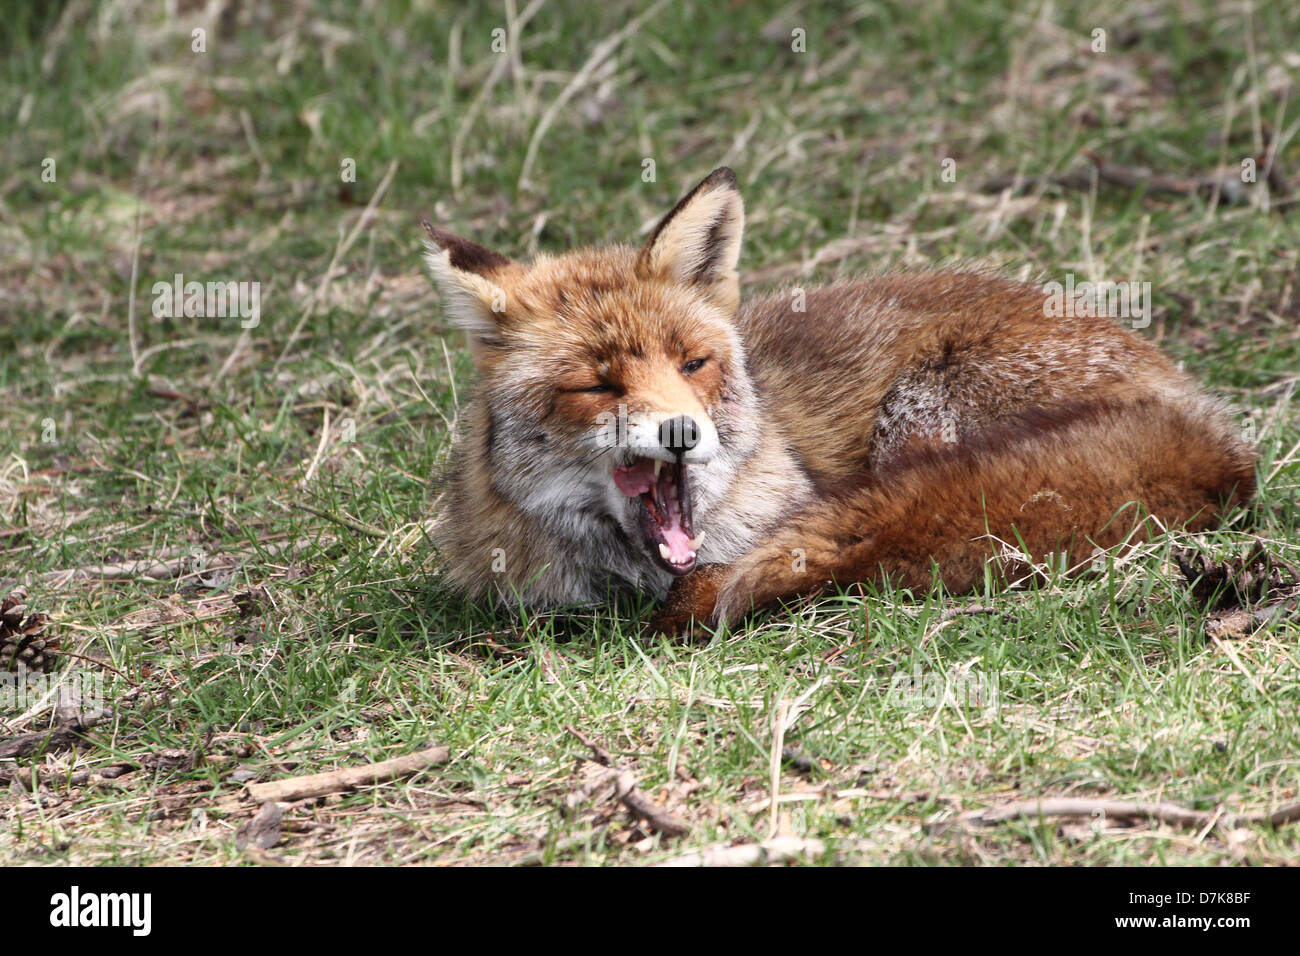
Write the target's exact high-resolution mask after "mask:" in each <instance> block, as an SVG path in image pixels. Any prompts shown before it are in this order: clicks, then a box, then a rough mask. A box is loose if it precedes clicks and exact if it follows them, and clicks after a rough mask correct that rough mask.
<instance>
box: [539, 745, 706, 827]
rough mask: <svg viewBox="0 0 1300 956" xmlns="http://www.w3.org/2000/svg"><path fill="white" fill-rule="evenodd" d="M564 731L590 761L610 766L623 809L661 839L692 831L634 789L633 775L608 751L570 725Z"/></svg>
mask: <svg viewBox="0 0 1300 956" xmlns="http://www.w3.org/2000/svg"><path fill="white" fill-rule="evenodd" d="M564 729H565V730H567V731H568V732H569V733H571V734H573V736H575V737H577V738H578V740H580V741H581V742H582V744H583V746H585V747H587V748H589V749H590V750H591V753H592V758H593V759H594V761H595V762H596V763H598V764H600V765H601V766H602V767H609V768H610V769H611V770H613V771H614V772H615V773H616V774H617V777H616V779H615V781H614V795H615V796H616V797H618V799H619V802H620V803H622V804H623V806H625V807H627V808H628V809H629V810H631V811H632V812H633V813H635V814H636V815H637V816H638V817H640V818H641V819H643V820H645V822H646V823H648V824H650V826H651V827H653V828H654V829H655V830H657V831H658V832H660V833H662V834H663V835H664V836H685V835H686V834H688V833H690V832H691V825H690V824H689V823H687V822H686V821H685V820H683V819H682V818H681V817H679V816H678V815H677V814H675V813H673V812H672V811H671V810H667V809H665V808H664V807H661V806H659V804H657V803H655V802H654V801H653V800H650V799H649V798H647V797H646V796H644V795H643V794H642V793H641V792H640V791H639V790H637V788H636V775H635V774H633V773H632V771H631V770H628V769H627V768H626V767H621V766H619V764H618V763H617V762H616V761H615V760H614V758H613V756H612V755H611V754H610V752H609V751H608V750H606V749H605V748H604V747H601V746H600V745H599V744H597V743H596V742H595V741H593V740H591V739H589V738H588V737H587V736H586V735H585V734H583V733H582V732H581V731H579V730H578V729H577V728H576V727H574V726H573V725H572V724H566V725H565V727H564Z"/></svg>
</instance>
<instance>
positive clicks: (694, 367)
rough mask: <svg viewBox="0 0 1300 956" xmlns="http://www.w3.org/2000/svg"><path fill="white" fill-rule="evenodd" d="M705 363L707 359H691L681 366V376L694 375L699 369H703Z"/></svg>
mask: <svg viewBox="0 0 1300 956" xmlns="http://www.w3.org/2000/svg"><path fill="white" fill-rule="evenodd" d="M706 362H708V358H697V359H691V360H690V361H689V362H687V363H686V364H685V365H683V366H682V374H683V375H694V374H695V373H696V372H698V371H699V370H700V369H702V368H704V365H705V363H706Z"/></svg>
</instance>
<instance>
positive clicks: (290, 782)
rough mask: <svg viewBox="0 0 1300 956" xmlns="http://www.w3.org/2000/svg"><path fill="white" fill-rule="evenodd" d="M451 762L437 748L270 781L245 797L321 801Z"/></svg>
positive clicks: (445, 751) (255, 786) (444, 751)
mask: <svg viewBox="0 0 1300 956" xmlns="http://www.w3.org/2000/svg"><path fill="white" fill-rule="evenodd" d="M450 759H451V750H450V749H449V748H447V747H444V746H441V745H440V746H436V747H429V748H427V749H425V750H417V751H416V752H415V753H410V754H405V755H404V756H401V757H394V758H393V759H392V760H381V761H380V762H379V763H371V764H366V765H364V766H361V767H342V768H340V769H338V770H328V771H326V772H325V773H313V774H309V775H308V776H305V777H289V778H288V779H286V780H272V781H270V782H269V783H250V784H247V785H246V786H245V788H244V789H245V791H246V792H247V794H248V796H249V797H250V798H251V799H252V800H254V801H255V802H257V803H259V804H261V803H266V802H267V801H268V800H275V801H279V802H281V803H289V802H292V801H294V800H306V799H308V798H310V797H323V796H325V795H326V794H327V793H338V792H340V791H343V790H353V789H355V788H357V787H366V786H371V785H373V784H376V783H385V782H387V781H389V780H396V779H398V778H400V777H409V776H411V775H412V774H415V773H419V772H420V771H421V770H425V769H427V768H429V767H436V766H440V765H441V764H444V763H446V762H447V761H448V760H450Z"/></svg>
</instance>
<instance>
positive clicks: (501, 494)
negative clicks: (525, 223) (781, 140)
mask: <svg viewBox="0 0 1300 956" xmlns="http://www.w3.org/2000/svg"><path fill="white" fill-rule="evenodd" d="M743 222H744V213H743V207H742V205H741V203H740V198H739V193H738V191H737V190H736V186H735V178H734V176H733V175H732V174H731V173H730V171H729V170H719V171H717V172H715V173H714V174H713V175H711V176H710V177H709V178H708V179H706V180H705V181H704V182H703V183H701V184H700V185H699V186H698V187H697V188H696V189H695V190H694V191H692V192H691V193H690V194H689V195H688V196H686V197H685V198H684V199H683V200H682V201H681V202H680V203H679V204H678V205H677V207H676V208H675V209H674V210H673V211H672V212H670V213H669V214H668V215H667V216H666V217H665V218H664V220H663V221H662V222H661V223H660V224H659V226H658V227H657V228H656V229H655V230H654V232H653V233H652V235H651V237H650V238H649V240H648V241H647V243H646V244H645V245H644V246H643V247H642V248H641V249H633V248H630V247H624V246H614V247H608V248H602V249H595V250H578V251H575V252H572V253H568V254H565V255H563V256H554V257H553V256H542V257H539V258H538V259H537V260H536V261H534V262H533V263H531V264H528V265H522V264H519V263H515V262H512V261H510V260H508V259H506V258H505V257H503V256H500V255H498V254H496V253H492V252H489V251H488V250H486V249H483V248H482V247H479V246H476V245H474V244H473V243H469V242H467V241H466V240H462V239H459V238H458V237H456V236H454V235H452V234H450V233H446V232H442V231H441V230H434V229H432V228H431V229H430V235H431V237H432V244H431V248H430V255H429V262H430V267H431V270H432V271H433V273H434V276H435V279H436V280H437V282H438V284H439V287H440V288H441V289H442V290H443V292H444V295H445V296H446V299H447V306H448V309H449V311H450V313H451V314H452V316H453V317H454V318H455V319H456V320H457V321H458V322H459V323H460V324H462V325H463V326H464V327H465V328H466V329H467V330H468V331H469V332H470V335H471V341H472V344H473V349H474V355H475V360H476V364H477V366H478V370H479V375H480V382H479V387H478V391H477V394H476V396H475V398H474V400H473V401H472V402H471V404H470V406H469V407H468V408H467V409H466V410H465V412H464V414H463V415H462V419H463V421H464V422H465V427H464V429H463V431H462V433H461V435H460V436H459V439H458V441H457V443H456V446H455V449H454V451H453V457H452V461H451V463H450V467H449V478H450V481H449V486H448V493H447V495H446V498H445V500H444V502H443V506H442V509H441V513H440V516H439V521H438V526H437V529H436V532H435V533H436V536H437V539H438V541H439V544H440V547H441V548H442V551H443V554H444V558H445V562H444V568H445V571H446V573H447V575H448V576H449V578H450V579H451V580H452V581H453V582H455V583H456V584H458V585H459V586H460V587H462V588H464V589H465V590H467V591H468V592H470V593H471V594H475V595H485V594H488V593H497V594H499V595H501V596H503V597H506V598H507V599H510V600H512V601H518V602H521V603H525V604H533V605H560V604H567V603H574V602H582V601H592V600H599V599H601V598H603V597H604V596H605V594H606V593H607V592H608V591H609V590H610V589H611V588H620V587H631V588H635V589H640V590H645V591H650V592H653V593H656V594H664V593H667V594H668V601H667V604H666V605H665V607H664V609H663V610H662V612H661V613H660V615H659V616H658V618H657V619H656V620H657V625H658V626H659V627H661V628H662V629H666V630H680V629H683V628H685V627H688V626H689V625H690V622H691V621H692V620H694V621H699V622H708V623H717V622H720V621H730V620H735V619H736V618H738V617H739V616H741V615H743V614H744V613H746V612H747V611H749V610H750V609H751V608H754V607H761V606H764V605H767V604H770V603H773V602H775V601H778V600H781V599H783V598H788V597H792V596H795V595H801V594H807V593H815V592H817V591H819V590H820V589H822V588H824V587H825V586H826V585H827V584H828V583H832V582H834V583H836V584H839V585H845V584H849V583H853V582H859V581H866V580H875V579H881V578H889V579H891V580H894V581H896V582H897V583H900V584H902V585H905V586H907V587H911V588H925V587H928V586H929V585H930V584H931V582H932V581H933V579H934V576H935V575H936V574H937V576H938V578H939V579H940V580H941V581H942V582H943V583H944V585H945V586H947V587H949V588H951V589H953V590H966V589H969V588H971V587H973V586H976V585H978V584H979V583H980V582H982V581H983V580H984V578H985V575H986V574H991V575H992V576H993V577H994V578H996V579H998V580H1004V579H1008V578H1013V577H1015V576H1017V575H1019V574H1022V573H1023V572H1024V571H1025V570H1026V567H1025V565H1024V559H1023V558H1016V557H1015V552H1017V551H1019V549H1021V548H1023V550H1024V551H1025V552H1027V558H1028V560H1029V562H1031V563H1033V562H1037V561H1039V560H1041V559H1042V558H1044V557H1045V556H1048V555H1057V556H1063V555H1068V556H1069V557H1068V560H1070V561H1075V562H1077V561H1078V560H1079V556H1080V554H1081V553H1082V555H1083V557H1085V558H1086V556H1087V554H1088V553H1089V552H1090V551H1091V550H1092V549H1093V548H1094V547H1103V548H1104V547H1109V546H1111V545H1114V544H1116V543H1118V542H1120V541H1122V540H1125V539H1126V538H1127V537H1128V536H1130V535H1145V534H1149V533H1150V532H1151V531H1152V530H1153V528H1157V527H1167V526H1174V525H1181V526H1187V527H1191V528H1204V527H1209V526H1211V525H1212V524H1213V523H1215V522H1217V521H1219V520H1221V518H1222V516H1223V514H1224V512H1225V510H1226V509H1227V508H1229V507H1232V506H1233V505H1235V504H1239V503H1241V502H1243V501H1247V500H1249V498H1250V497H1251V496H1252V495H1253V494H1254V490H1255V484H1254V481H1255V479H1254V460H1255V456H1254V452H1253V450H1252V449H1251V447H1250V446H1249V445H1247V444H1246V443H1245V442H1244V441H1242V440H1241V439H1240V438H1239V437H1238V435H1237V433H1236V429H1235V427H1234V426H1233V424H1232V421H1231V418H1230V416H1229V415H1228V414H1227V412H1226V410H1225V409H1224V408H1223V407H1222V406H1221V405H1220V404H1219V403H1218V402H1216V401H1215V400H1214V399H1212V398H1209V397H1208V396H1207V395H1205V394H1204V393H1203V392H1202V391H1201V390H1200V388H1199V387H1198V386H1197V385H1196V383H1195V382H1194V381H1193V380H1192V379H1191V378H1190V377H1189V376H1187V375H1185V374H1184V373H1183V372H1181V371H1180V370H1178V369H1177V368H1175V367H1174V366H1173V365H1172V363H1170V362H1169V360H1168V359H1167V358H1166V357H1165V356H1164V355H1163V354H1162V353H1161V352H1160V351H1159V350H1158V349H1156V348H1155V347H1154V346H1152V345H1151V344H1150V343H1148V342H1146V341H1144V340H1143V339H1141V338H1140V337H1138V336H1136V335H1134V334H1133V333H1131V332H1129V331H1127V330H1125V329H1122V328H1120V327H1119V326H1118V325H1117V324H1116V323H1114V322H1113V321H1111V320H1109V319H1104V318H1088V317H1048V316H1046V315H1045V310H1044V308H1043V303H1044V292H1043V290H1042V289H1041V288H1038V287H1035V286H1031V285H1027V284H1024V283H1018V282H1012V281H1009V280H1006V279H1002V278H998V277H994V276H988V275H981V274H975V273H932V274H919V275H896V276H889V277H885V278H879V279H873V280H866V281H861V282H851V283H845V284H840V285H835V286H830V287H825V288H819V289H807V290H798V289H792V290H787V291H785V292H778V293H775V294H773V295H769V296H767V297H764V298H762V299H759V300H756V301H753V302H750V303H747V304H745V305H739V304H738V303H739V283H738V279H737V274H736V261H737V258H738V256H739V248H740V237H741V231H742V228H743ZM619 415H624V416H631V417H632V418H633V419H635V420H636V423H635V424H634V425H632V426H631V427H630V428H629V429H628V435H627V442H626V443H625V444H623V445H620V446H618V447H612V448H610V447H604V446H602V445H601V443H600V440H599V429H597V427H596V424H597V422H599V421H602V420H608V419H610V418H614V417H617V416H619ZM638 416H639V417H638ZM682 416H684V417H685V418H687V419H689V420H690V421H691V422H692V423H694V424H695V425H697V426H698V429H697V431H698V433H699V435H700V436H701V437H700V439H699V440H700V444H699V446H698V447H696V448H693V449H692V450H691V451H690V452H687V453H685V454H686V457H678V458H674V457H673V456H674V455H679V456H680V455H681V454H683V453H682V452H681V450H680V449H678V450H677V451H675V452H674V451H672V450H670V449H668V448H666V446H665V445H664V444H663V439H662V436H660V435H659V433H658V432H657V431H656V429H657V428H659V427H660V426H661V424H662V423H663V422H667V421H670V420H677V419H678V417H682ZM692 455H695V456H696V457H694V458H692V457H691V456H692ZM652 460H658V461H660V462H663V461H667V462H669V463H670V464H671V463H673V462H676V463H677V464H679V465H680V466H681V468H682V475H683V476H684V478H683V481H685V479H686V478H689V484H690V486H691V490H690V491H689V493H688V492H686V491H682V492H681V494H682V495H683V496H684V497H683V499H682V500H683V501H686V500H687V499H689V500H690V501H691V502H693V503H694V527H693V528H690V529H689V530H691V531H692V532H695V531H699V532H703V538H701V539H696V540H693V541H691V543H690V547H691V548H692V549H695V552H694V558H698V566H697V570H694V571H692V572H691V573H688V574H685V576H681V577H674V576H673V575H674V574H680V573H681V572H682V570H683V569H682V568H679V569H677V571H672V569H671V568H669V569H668V570H665V567H666V565H664V564H663V563H662V562H657V559H656V555H655V547H654V545H655V536H656V535H663V534H665V533H666V532H665V531H664V529H663V528H661V527H657V526H653V525H647V524H646V523H645V522H646V517H645V514H644V513H642V512H641V511H638V508H640V505H639V504H638V499H637V498H636V497H634V496H628V495H627V494H625V493H624V492H621V491H620V490H619V489H618V488H615V487H614V485H615V482H614V475H616V474H619V473H622V470H626V469H632V471H633V472H635V470H636V468H637V467H642V468H644V467H645V463H646V462H650V461H652ZM637 462H642V465H641V466H638V465H637ZM655 475H656V478H655V481H656V482H657V481H658V480H659V478H658V477H657V476H658V475H659V470H658V466H657V467H656V471H655ZM683 520H685V519H683ZM682 527H683V528H686V527H687V526H686V525H685V524H683V525H682ZM647 528H648V529H649V530H646V529H647ZM683 538H684V533H683V535H681V536H678V538H675V539H674V540H676V541H677V542H678V545H677V547H678V549H679V550H680V549H681V548H684V547H686V545H684V544H681V541H682V540H683ZM701 542H702V543H701ZM1008 545H1011V546H1014V549H1012V548H1009V547H1007V546H1008ZM665 560H667V559H666V558H665ZM693 563H694V559H692V564H693ZM670 572H671V573H670ZM670 585H671V590H670V589H669V586H670Z"/></svg>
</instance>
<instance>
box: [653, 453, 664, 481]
mask: <svg viewBox="0 0 1300 956" xmlns="http://www.w3.org/2000/svg"><path fill="white" fill-rule="evenodd" d="M654 463H655V481H658V480H659V471H660V469H662V468H663V466H664V463H663V462H662V461H660V460H659V459H658V458H656V459H654Z"/></svg>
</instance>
